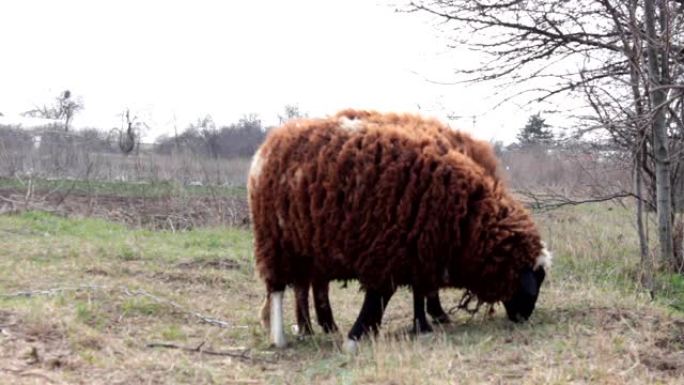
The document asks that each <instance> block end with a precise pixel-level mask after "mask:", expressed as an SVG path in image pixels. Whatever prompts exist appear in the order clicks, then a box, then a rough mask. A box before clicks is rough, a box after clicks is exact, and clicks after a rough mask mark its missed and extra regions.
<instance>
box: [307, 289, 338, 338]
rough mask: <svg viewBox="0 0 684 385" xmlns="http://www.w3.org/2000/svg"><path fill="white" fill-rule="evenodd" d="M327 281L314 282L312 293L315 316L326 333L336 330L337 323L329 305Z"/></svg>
mask: <svg viewBox="0 0 684 385" xmlns="http://www.w3.org/2000/svg"><path fill="white" fill-rule="evenodd" d="M328 286H329V285H328V282H327V281H326V282H314V283H313V284H312V287H313V295H314V308H315V310H316V318H317V319H318V324H319V325H321V328H323V331H324V332H326V333H334V332H337V330H338V329H337V325H336V324H335V320H334V318H333V314H332V307H331V306H330V298H329V296H328V291H329V287H328Z"/></svg>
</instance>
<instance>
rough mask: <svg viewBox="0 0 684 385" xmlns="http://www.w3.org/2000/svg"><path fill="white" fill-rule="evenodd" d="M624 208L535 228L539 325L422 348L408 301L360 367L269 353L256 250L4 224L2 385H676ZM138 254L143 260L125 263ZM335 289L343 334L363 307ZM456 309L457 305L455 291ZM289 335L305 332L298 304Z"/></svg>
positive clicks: (327, 344) (333, 351) (184, 236)
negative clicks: (542, 243)
mask: <svg viewBox="0 0 684 385" xmlns="http://www.w3.org/2000/svg"><path fill="white" fill-rule="evenodd" d="M629 218H630V213H629V212H628V211H627V210H623V209H621V208H613V209H612V210H607V208H606V207H603V206H597V207H596V208H591V209H588V208H574V209H568V210H560V211H556V212H553V213H550V214H546V215H544V216H540V217H539V222H540V227H541V228H542V230H543V232H544V233H545V235H546V239H547V240H548V242H549V243H550V245H551V247H552V248H553V250H554V251H555V254H556V261H555V266H554V268H553V269H552V271H551V272H550V273H549V276H548V281H547V282H545V283H544V289H543V291H542V295H541V298H540V302H539V304H538V308H537V311H536V312H535V313H534V315H533V316H532V318H531V321H530V322H528V323H526V324H523V325H514V324H512V323H510V322H509V321H508V320H507V319H506V317H505V314H504V311H503V309H502V308H501V307H499V308H497V311H496V313H495V314H494V315H493V316H492V317H488V316H485V314H478V315H476V316H475V317H470V316H468V315H466V314H463V313H455V314H453V315H452V317H453V322H452V323H451V324H448V325H445V326H443V327H440V326H438V327H436V332H435V333H433V334H431V335H427V336H420V337H417V338H414V337H411V336H408V335H407V334H406V333H405V332H406V330H407V328H408V326H409V324H410V322H411V314H412V303H411V296H410V292H409V291H408V290H406V289H402V290H400V291H399V292H398V293H397V294H396V295H395V297H394V298H393V299H392V302H391V303H390V306H389V308H388V309H387V312H386V315H385V318H384V322H383V329H382V333H381V334H380V335H379V336H378V337H377V338H375V339H370V340H366V341H364V342H363V343H362V344H361V349H360V352H359V354H357V355H355V356H349V355H347V354H345V353H343V352H342V351H341V349H340V344H341V342H342V341H343V336H342V335H340V334H335V335H324V334H322V333H320V332H318V333H317V334H316V335H314V336H313V337H311V338H306V339H303V340H300V339H297V338H296V337H295V336H294V335H292V333H289V334H288V338H289V341H290V345H289V346H288V347H287V348H286V349H283V350H276V349H272V348H271V347H270V346H269V343H268V337H267V335H266V333H265V331H264V330H262V329H261V327H260V326H259V323H258V317H257V314H256V313H257V311H258V308H259V306H260V304H261V301H262V300H263V295H264V292H263V290H264V289H263V285H262V284H261V283H260V282H259V281H258V280H257V278H256V277H255V273H254V269H253V262H252V254H251V253H252V252H251V242H252V240H251V234H250V233H249V232H248V231H245V230H240V229H230V228H207V229H198V230H193V231H187V232H171V231H162V232H154V231H149V230H141V229H130V228H126V227H123V226H120V225H116V224H113V223H110V222H105V221H99V220H91V219H80V220H75V219H66V218H60V217H56V216H51V215H47V214H42V213H26V214H22V215H19V216H0V233H1V234H2V235H3V237H0V269H2V271H4V272H6V274H5V275H4V276H3V277H4V278H3V280H0V309H2V311H0V329H2V332H0V379H1V380H2V381H0V383H3V384H4V383H10V384H14V383H16V384H34V383H41V384H43V383H67V384H171V383H179V384H180V383H187V384H226V383H238V384H239V383H243V384H261V383H269V384H302V383H320V384H453V383H459V384H480V383H492V384H510V383H519V384H583V383H601V384H644V383H648V384H658V383H662V384H676V383H684V357H683V354H684V353H683V351H684V340H683V339H682V336H683V335H684V316H682V314H681V313H680V312H677V311H676V310H674V309H673V308H672V307H668V306H667V305H668V304H669V302H668V301H669V300H670V299H672V298H674V297H670V298H669V299H668V300H659V301H658V302H655V303H653V302H650V301H649V300H648V298H647V296H645V295H643V294H642V293H640V292H639V291H638V290H637V289H636V288H635V286H634V285H633V284H632V283H631V282H632V275H633V274H634V272H635V266H636V265H637V257H636V255H637V254H636V243H635V238H633V231H632V230H631V228H630V223H631V222H628V221H629ZM126 248H128V249H129V250H132V252H131V253H130V254H131V257H123V258H122V253H123V254H125V251H126ZM341 286H342V285H340V284H337V283H335V284H333V285H332V286H331V301H332V306H333V309H334V312H335V317H336V320H337V322H338V325H339V326H340V327H341V328H342V330H343V331H344V332H345V333H346V331H347V330H348V329H349V327H350V326H351V324H352V323H353V321H354V318H355V317H356V315H357V312H358V310H359V306H360V304H361V300H362V293H360V292H359V290H358V286H357V284H355V283H353V282H352V283H350V284H349V285H348V287H347V288H342V287H341ZM442 294H443V302H444V304H445V306H446V307H447V308H449V307H451V306H453V305H455V304H456V302H457V300H458V298H459V297H460V294H461V293H460V292H459V291H456V290H445V291H443V292H442ZM286 302H287V304H286V322H288V323H289V324H294V323H295V320H294V314H293V313H294V312H293V311H292V310H291V309H292V307H293V303H292V293H291V291H288V292H287V294H286Z"/></svg>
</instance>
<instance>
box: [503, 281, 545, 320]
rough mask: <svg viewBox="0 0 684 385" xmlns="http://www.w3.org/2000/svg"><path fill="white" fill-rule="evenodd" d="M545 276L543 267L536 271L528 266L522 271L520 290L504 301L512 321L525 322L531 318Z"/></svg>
mask: <svg viewBox="0 0 684 385" xmlns="http://www.w3.org/2000/svg"><path fill="white" fill-rule="evenodd" d="M545 276H546V272H545V271H544V268H543V267H538V268H537V270H534V271H533V270H532V268H529V267H526V268H525V269H524V270H523V271H522V273H521V274H520V281H519V283H518V290H517V291H516V293H515V294H514V295H513V297H512V298H511V299H510V300H508V301H505V302H504V307H505V308H506V313H507V314H508V318H509V319H510V320H511V321H513V322H523V321H526V320H527V319H528V318H530V315H532V312H533V311H534V305H535V304H536V303H537V297H539V288H540V287H541V284H542V282H544V277H545Z"/></svg>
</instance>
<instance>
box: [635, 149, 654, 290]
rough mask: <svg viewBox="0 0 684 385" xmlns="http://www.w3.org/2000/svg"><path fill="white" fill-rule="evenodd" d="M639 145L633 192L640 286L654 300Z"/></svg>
mask: <svg viewBox="0 0 684 385" xmlns="http://www.w3.org/2000/svg"><path fill="white" fill-rule="evenodd" d="M642 156H643V153H642V151H641V145H638V149H637V150H636V158H635V159H634V183H635V192H636V196H637V217H636V223H637V231H638V233H639V254H640V256H641V258H640V260H641V284H642V285H643V287H644V288H645V289H646V290H648V292H649V294H650V295H651V299H653V298H655V288H654V286H653V271H654V270H653V261H652V260H651V258H650V255H649V253H648V239H647V237H646V229H645V227H644V201H643V196H642V191H643V175H642V171H641V157H642Z"/></svg>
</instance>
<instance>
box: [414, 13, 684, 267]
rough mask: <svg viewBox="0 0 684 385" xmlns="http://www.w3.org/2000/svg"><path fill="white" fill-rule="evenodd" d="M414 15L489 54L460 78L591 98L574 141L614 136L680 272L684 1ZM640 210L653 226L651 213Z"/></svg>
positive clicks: (542, 96) (548, 96)
mask: <svg viewBox="0 0 684 385" xmlns="http://www.w3.org/2000/svg"><path fill="white" fill-rule="evenodd" d="M656 3H657V4H656ZM656 5H657V6H656ZM409 9H410V10H411V11H414V12H423V13H428V14H431V15H433V16H435V17H436V18H438V19H441V20H444V21H446V23H443V24H442V25H443V28H445V29H446V31H445V32H446V33H449V34H450V36H453V46H454V47H467V48H470V49H472V50H475V51H477V52H480V53H482V54H484V55H485V56H486V57H487V60H486V61H485V62H484V63H482V64H481V65H478V66H477V67H475V68H459V69H457V73H458V74H459V75H461V76H462V77H463V78H464V79H465V80H467V81H493V82H496V83H495V84H496V85H497V87H498V88H497V89H498V90H499V92H500V96H501V98H502V99H503V100H504V101H505V100H509V99H510V98H524V99H526V100H527V102H528V103H548V104H553V102H554V101H555V100H557V98H559V97H562V98H563V99H562V101H563V102H566V101H567V100H568V99H569V96H578V97H579V98H575V100H583V101H584V103H582V104H580V103H578V106H572V107H573V108H574V109H578V108H584V109H581V110H580V111H585V110H586V109H588V111H589V112H590V113H589V112H582V116H581V117H582V120H581V121H580V122H579V123H580V124H581V126H580V128H579V129H578V130H576V132H574V133H573V135H574V136H576V137H577V136H585V137H586V136H587V135H591V136H593V137H594V138H606V139H608V140H610V141H611V142H612V143H613V145H614V146H615V147H614V148H616V149H618V150H619V151H622V152H624V153H625V154H628V155H629V156H628V157H626V159H627V160H630V159H631V162H632V164H633V165H634V167H635V170H636V172H635V173H634V174H633V175H634V177H635V184H634V190H635V191H633V193H634V195H635V196H636V198H637V201H638V202H639V203H638V204H642V203H643V202H646V203H647V204H648V205H649V206H651V207H657V211H658V217H659V239H660V243H661V249H660V251H661V252H660V254H661V260H662V261H663V262H664V263H667V264H670V261H672V260H673V259H672V258H673V257H672V246H671V242H672V230H671V226H672V217H673V211H672V208H673V207H672V206H673V205H672V202H673V199H672V196H673V194H675V190H673V189H671V188H669V187H668V186H671V185H674V183H675V182H676V180H677V178H680V177H681V174H682V173H681V171H678V170H680V164H679V163H680V162H679V160H680V159H681V158H682V157H681V154H682V149H683V148H684V141H683V135H682V132H684V125H683V121H684V2H682V1H673V0H658V1H657V2H656V1H655V0H649V1H646V2H645V3H644V2H639V1H637V0H627V1H617V0H598V1H593V0H570V1H568V0H550V1H543V2H542V1H524V0H509V1H503V2H502V1H494V0H423V1H415V2H412V3H411V5H410V7H409ZM511 90H514V91H511ZM566 104H567V103H566ZM670 168H671V169H672V170H673V172H670V171H669V169H670ZM642 186H643V187H645V188H642ZM644 190H645V191H644ZM638 211H639V212H641V213H642V214H640V216H639V220H638V222H639V223H641V224H642V225H643V223H642V219H641V215H644V214H643V212H645V211H646V210H642V208H641V207H640V206H639V210H638ZM640 228H641V227H640ZM642 230H643V228H642ZM640 233H642V231H640ZM642 235H643V234H642ZM644 242H646V239H645V237H642V245H641V246H642V247H641V250H642V252H643V250H647V248H645V247H644Z"/></svg>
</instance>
